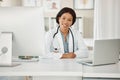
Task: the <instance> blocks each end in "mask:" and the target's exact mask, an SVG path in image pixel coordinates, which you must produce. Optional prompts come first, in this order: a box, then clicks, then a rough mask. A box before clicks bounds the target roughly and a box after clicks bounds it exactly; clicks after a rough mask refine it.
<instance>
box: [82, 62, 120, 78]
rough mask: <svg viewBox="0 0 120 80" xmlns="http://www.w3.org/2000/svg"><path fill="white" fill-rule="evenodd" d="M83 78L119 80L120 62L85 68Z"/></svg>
mask: <svg viewBox="0 0 120 80" xmlns="http://www.w3.org/2000/svg"><path fill="white" fill-rule="evenodd" d="M83 77H89V78H119V80H120V62H119V63H118V64H111V65H104V66H93V67H91V66H85V65H84V66H83Z"/></svg>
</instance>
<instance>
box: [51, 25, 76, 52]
mask: <svg viewBox="0 0 120 80" xmlns="http://www.w3.org/2000/svg"><path fill="white" fill-rule="evenodd" d="M59 28H60V27H59V26H58V28H57V31H56V32H55V34H54V35H53V39H54V38H55V36H56V34H57V33H58V30H59ZM69 31H70V32H71V35H72V39H73V40H72V41H73V52H74V36H73V32H72V30H71V29H70V28H69Z"/></svg>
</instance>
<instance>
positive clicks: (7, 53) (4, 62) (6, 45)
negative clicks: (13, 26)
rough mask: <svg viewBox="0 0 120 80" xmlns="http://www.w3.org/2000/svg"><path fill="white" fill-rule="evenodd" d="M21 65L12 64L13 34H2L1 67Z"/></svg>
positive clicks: (0, 47)
mask: <svg viewBox="0 0 120 80" xmlns="http://www.w3.org/2000/svg"><path fill="white" fill-rule="evenodd" d="M17 65H19V64H18V63H13V62H12V32H1V35H0V67H13V66H17Z"/></svg>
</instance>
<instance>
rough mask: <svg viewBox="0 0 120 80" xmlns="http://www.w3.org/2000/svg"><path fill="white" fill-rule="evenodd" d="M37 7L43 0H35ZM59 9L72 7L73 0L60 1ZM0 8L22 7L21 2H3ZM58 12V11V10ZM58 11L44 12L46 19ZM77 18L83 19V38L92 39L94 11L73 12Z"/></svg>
mask: <svg viewBox="0 0 120 80" xmlns="http://www.w3.org/2000/svg"><path fill="white" fill-rule="evenodd" d="M37 1H38V3H37V6H39V5H40V6H41V5H42V3H43V0H37ZM60 1H61V3H60V4H61V8H63V7H71V8H74V7H73V3H74V2H73V1H74V0H60ZM1 6H22V0H3V2H2V4H1ZM58 11H59V10H58ZM58 11H51V12H46V13H45V16H46V17H49V16H51V17H55V16H56V14H57V12H58ZM75 12H76V14H77V17H81V16H82V17H84V21H83V22H84V34H83V35H84V38H92V37H93V21H94V20H93V17H94V10H75Z"/></svg>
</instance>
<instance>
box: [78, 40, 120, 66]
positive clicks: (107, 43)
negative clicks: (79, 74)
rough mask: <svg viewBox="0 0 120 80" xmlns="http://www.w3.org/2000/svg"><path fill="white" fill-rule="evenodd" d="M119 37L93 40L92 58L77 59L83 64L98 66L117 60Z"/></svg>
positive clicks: (119, 47)
mask: <svg viewBox="0 0 120 80" xmlns="http://www.w3.org/2000/svg"><path fill="white" fill-rule="evenodd" d="M119 53H120V39H105V40H94V49H93V55H92V60H91V61H90V60H86V61H78V63H82V64H84V65H89V66H99V65H106V64H113V63H118V62H119Z"/></svg>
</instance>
